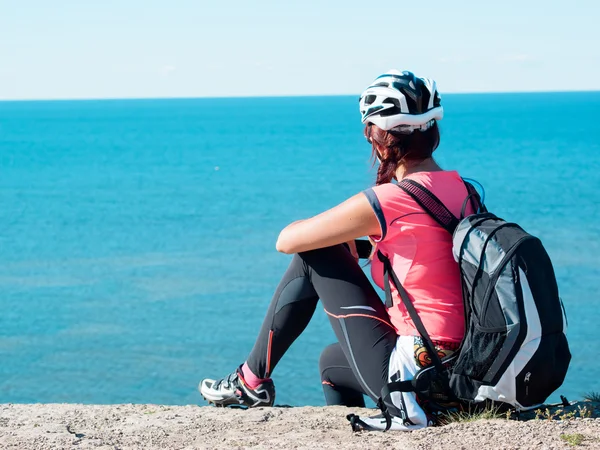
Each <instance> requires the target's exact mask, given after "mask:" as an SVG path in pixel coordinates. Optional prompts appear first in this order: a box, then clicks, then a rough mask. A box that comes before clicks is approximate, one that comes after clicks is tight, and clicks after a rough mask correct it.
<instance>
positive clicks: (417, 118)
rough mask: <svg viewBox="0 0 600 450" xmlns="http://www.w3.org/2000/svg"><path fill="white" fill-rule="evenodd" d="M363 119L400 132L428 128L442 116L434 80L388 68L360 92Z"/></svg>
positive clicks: (382, 127) (365, 121) (384, 128)
mask: <svg viewBox="0 0 600 450" xmlns="http://www.w3.org/2000/svg"><path fill="white" fill-rule="evenodd" d="M360 113H361V115H362V123H365V124H366V123H372V124H374V125H377V126H378V127H379V128H381V129H383V130H386V131H389V130H393V131H398V132H400V133H406V134H408V133H412V132H413V131H415V130H427V129H428V128H430V127H431V126H432V125H433V124H434V121H435V120H441V119H442V117H444V108H443V107H442V106H441V104H440V94H439V93H438V91H437V85H436V83H435V81H433V80H431V79H429V78H419V77H417V76H415V75H414V74H413V73H412V72H408V71H404V72H400V71H399V70H390V71H389V72H386V73H384V74H383V75H381V76H379V77H377V78H376V79H375V81H373V83H372V84H371V85H370V86H369V87H368V88H367V89H366V90H365V91H364V92H363V93H362V95H361V96H360Z"/></svg>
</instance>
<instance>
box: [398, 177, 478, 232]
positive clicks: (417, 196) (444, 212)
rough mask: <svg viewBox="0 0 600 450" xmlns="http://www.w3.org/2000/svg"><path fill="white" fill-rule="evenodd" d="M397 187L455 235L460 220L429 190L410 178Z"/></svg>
mask: <svg viewBox="0 0 600 450" xmlns="http://www.w3.org/2000/svg"><path fill="white" fill-rule="evenodd" d="M397 186H398V187H399V188H400V189H402V190H403V191H404V192H406V193H407V194H408V195H410V196H411V197H412V199H413V200H414V201H415V202H417V204H418V205H419V206H420V207H421V208H423V210H424V211H425V212H426V213H427V214H429V215H430V216H431V217H432V218H433V219H434V220H435V221H436V222H437V223H439V224H440V225H441V227H442V228H444V229H445V230H446V231H448V233H450V234H453V233H454V230H455V229H456V227H457V226H458V222H459V220H458V219H457V218H456V217H455V216H454V214H452V213H451V212H450V210H449V209H448V208H446V205H444V204H443V203H442V202H441V200H440V199H439V198H437V197H436V196H435V195H434V194H433V193H432V192H431V191H430V190H429V189H427V188H426V187H425V186H422V185H421V184H419V183H417V182H416V181H414V180H410V179H408V178H404V179H403V180H402V181H400V183H398V185H397ZM467 198H469V197H467Z"/></svg>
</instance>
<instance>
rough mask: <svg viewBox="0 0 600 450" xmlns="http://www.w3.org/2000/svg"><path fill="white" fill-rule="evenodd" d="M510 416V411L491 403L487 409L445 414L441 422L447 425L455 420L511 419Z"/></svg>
mask: <svg viewBox="0 0 600 450" xmlns="http://www.w3.org/2000/svg"><path fill="white" fill-rule="evenodd" d="M510 416H511V413H510V411H501V408H500V407H499V406H494V405H490V406H487V407H486V408H485V409H478V410H474V411H457V412H451V413H448V414H444V415H443V416H442V417H441V419H440V424H441V425H447V424H449V423H455V422H459V423H460V422H463V423H464V422H475V421H476V420H486V419H510Z"/></svg>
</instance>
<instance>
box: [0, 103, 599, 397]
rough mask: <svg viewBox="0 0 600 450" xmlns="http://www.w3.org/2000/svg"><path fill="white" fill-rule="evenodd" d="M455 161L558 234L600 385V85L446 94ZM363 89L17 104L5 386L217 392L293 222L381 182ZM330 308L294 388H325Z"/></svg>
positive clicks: (6, 173)
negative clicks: (322, 358)
mask: <svg viewBox="0 0 600 450" xmlns="http://www.w3.org/2000/svg"><path fill="white" fill-rule="evenodd" d="M443 104H444V106H445V118H444V119H443V121H442V122H441V123H440V125H441V133H442V138H441V145H440V147H439V149H438V150H437V151H436V152H435V157H436V159H437V161H438V162H439V163H440V165H441V166H442V167H444V168H446V169H456V170H458V171H459V172H460V173H461V174H462V175H463V176H465V177H469V178H473V179H475V180H477V181H479V182H480V183H481V184H482V185H483V187H484V188H485V201H486V204H487V206H488V208H489V209H490V210H492V211H493V212H495V213H496V214H497V215H498V216H500V217H503V218H505V219H507V220H511V221H515V222H518V223H519V224H521V225H522V226H523V227H524V228H525V229H526V230H527V231H529V232H530V233H532V234H534V235H536V236H538V237H540V238H541V239H542V242H543V243H544V245H545V247H546V249H547V250H548V253H549V254H550V257H551V258H552V261H553V264H554V269H555V271H556V275H557V279H558V283H559V289H560V294H561V296H562V298H563V300H564V303H565V307H566V311H567V315H568V324H569V330H568V336H569V341H570V346H571V351H572V354H573V358H572V361H571V365H570V369H569V373H568V375H567V378H566V380H565V382H564V384H563V386H561V387H560V389H559V390H558V391H557V392H556V394H554V395H553V397H551V400H553V399H557V398H558V395H559V394H562V395H565V396H567V398H569V399H580V398H581V397H582V396H583V395H584V394H585V393H588V392H593V391H595V392H598V391H600V357H599V356H600V334H599V332H598V330H599V328H598V323H599V322H600V313H599V311H600V295H599V292H600V126H599V125H598V124H599V123H600V92H571V93H519V94H454V95H452V94H448V95H445V96H444V97H443ZM374 178H375V170H374V169H373V167H372V161H371V159H370V146H369V144H368V143H367V142H366V141H365V139H364V137H363V134H362V125H361V123H360V116H359V112H358V98H357V97H356V96H348V97H346V96H341V97H289V98H219V99H164V100H99V101H95V100H90V101H25V102H0V403H9V402H10V403H51V402H68V403H84V404H92V403H95V404H115V403H157V404H169V405H184V404H198V405H205V403H204V401H203V400H202V398H201V397H200V395H199V394H198V392H197V384H198V382H199V380H200V379H202V378H204V377H222V376H225V375H227V374H228V373H230V372H231V371H232V370H234V369H235V368H236V367H237V366H238V365H239V364H241V363H242V362H244V360H245V358H246V356H247V354H248V352H249V351H250V349H251V348H252V346H253V344H254V339H255V336H256V334H257V332H258V330H259V327H260V325H261V323H262V320H263V317H264V313H265V311H266V308H267V305H268V304H269V302H270V300H271V296H272V294H273V291H274V289H275V287H276V286H277V283H278V281H279V279H280V277H281V276H282V274H283V272H284V271H285V269H286V267H287V265H288V264H289V261H290V256H288V255H283V254H279V253H278V252H277V251H276V249H275V242H276V239H277V236H278V234H279V232H280V230H281V229H282V228H284V227H285V226H286V225H287V224H288V223H290V222H292V221H294V220H298V219H303V218H308V217H310V216H313V215H315V214H318V213H319V212H321V211H324V210H326V209H328V208H330V207H332V206H334V205H336V204H338V203H339V202H341V201H343V200H345V199H346V198H348V197H350V196H352V195H354V194H356V193H358V192H360V191H362V190H363V189H365V188H368V187H369V186H371V185H372V184H373V182H374ZM334 341H335V337H334V334H333V332H332V331H331V329H330V325H329V322H328V320H327V318H326V316H325V314H324V312H323V310H322V309H320V308H317V311H316V313H315V315H314V318H313V320H312V322H311V323H310V325H309V326H308V328H307V329H306V331H305V332H304V333H303V334H302V336H301V337H300V338H299V339H298V340H297V341H296V342H295V343H294V344H293V346H292V347H291V349H290V350H289V352H288V353H287V354H286V355H285V356H284V358H283V359H282V361H281V362H280V364H279V365H278V366H277V368H276V370H275V372H274V374H273V377H274V381H275V383H276V388H277V403H278V404H287V405H294V406H301V405H323V404H324V398H323V394H322V391H321V384H320V379H319V371H318V359H319V354H320V352H321V350H322V349H323V348H324V347H325V346H326V345H327V344H329V343H332V342H334Z"/></svg>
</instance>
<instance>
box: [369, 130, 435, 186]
mask: <svg viewBox="0 0 600 450" xmlns="http://www.w3.org/2000/svg"><path fill="white" fill-rule="evenodd" d="M365 137H366V138H367V140H368V141H369V142H371V144H372V145H373V161H376V160H377V157H379V158H380V159H381V163H380V164H379V168H378V169H377V181H376V182H375V184H376V185H377V186H379V185H380V184H384V183H389V182H390V181H392V179H393V178H394V177H395V175H396V169H397V168H398V166H399V165H401V164H402V165H404V166H407V167H410V166H412V165H414V164H416V163H420V162H421V161H424V160H425V159H427V158H431V155H432V154H433V151H434V150H435V149H436V148H437V147H438V145H440V130H439V128H438V125H437V122H435V123H434V124H433V125H432V126H431V128H429V129H427V130H425V131H420V130H419V131H413V132H412V133H411V134H401V133H398V132H394V131H385V130H382V129H381V128H379V127H376V126H373V124H371V123H368V124H367V125H366V126H365ZM375 143H377V144H378V145H379V147H380V148H381V149H382V150H383V152H382V154H379V153H378V152H377V149H376V148H375Z"/></svg>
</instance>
